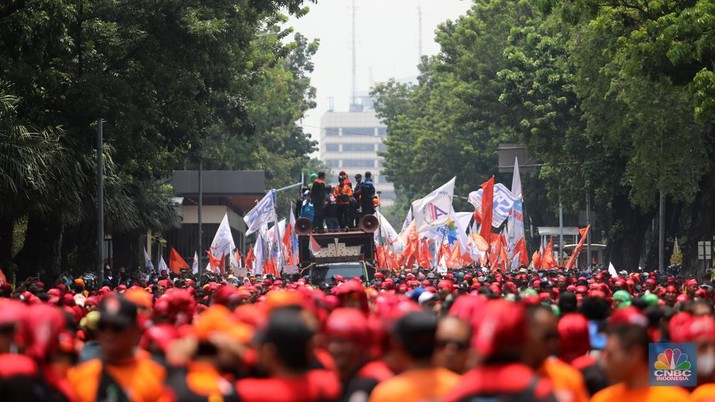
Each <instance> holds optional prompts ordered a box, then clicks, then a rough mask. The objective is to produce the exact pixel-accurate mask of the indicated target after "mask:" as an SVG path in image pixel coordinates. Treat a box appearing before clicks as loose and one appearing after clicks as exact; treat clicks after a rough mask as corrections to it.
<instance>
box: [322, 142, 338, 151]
mask: <svg viewBox="0 0 715 402" xmlns="http://www.w3.org/2000/svg"><path fill="white" fill-rule="evenodd" d="M338 151H340V144H325V152H338Z"/></svg>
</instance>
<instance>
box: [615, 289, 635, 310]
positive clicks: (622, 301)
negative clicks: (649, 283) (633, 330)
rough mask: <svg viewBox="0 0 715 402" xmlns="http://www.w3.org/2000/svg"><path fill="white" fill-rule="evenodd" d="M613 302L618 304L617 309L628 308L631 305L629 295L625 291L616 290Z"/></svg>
mask: <svg viewBox="0 0 715 402" xmlns="http://www.w3.org/2000/svg"><path fill="white" fill-rule="evenodd" d="M613 300H614V301H617V302H618V308H623V307H628V306H630V305H631V294H630V293H628V291H626V290H616V291H615V293H613Z"/></svg>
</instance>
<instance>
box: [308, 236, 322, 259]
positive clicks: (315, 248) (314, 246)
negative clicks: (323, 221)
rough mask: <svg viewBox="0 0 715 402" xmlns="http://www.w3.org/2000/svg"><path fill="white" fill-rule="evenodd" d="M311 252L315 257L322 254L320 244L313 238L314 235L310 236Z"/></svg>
mask: <svg viewBox="0 0 715 402" xmlns="http://www.w3.org/2000/svg"><path fill="white" fill-rule="evenodd" d="M309 247H310V251H311V252H312V253H313V255H315V254H318V253H319V252H320V244H318V242H317V241H315V238H314V237H313V234H312V233H311V234H310V245H309Z"/></svg>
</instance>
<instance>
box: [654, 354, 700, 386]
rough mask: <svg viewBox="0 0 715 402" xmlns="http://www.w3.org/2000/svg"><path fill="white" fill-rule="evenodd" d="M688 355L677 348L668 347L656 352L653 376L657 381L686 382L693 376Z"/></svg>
mask: <svg viewBox="0 0 715 402" xmlns="http://www.w3.org/2000/svg"><path fill="white" fill-rule="evenodd" d="M691 367H692V365H691V364H690V361H689V360H688V355H687V354H686V353H683V352H682V351H681V350H680V349H679V348H668V349H665V350H664V351H663V352H661V353H659V354H658V359H657V360H656V362H655V364H653V368H654V369H655V370H654V371H653V376H654V377H655V380H656V381H658V382H687V381H690V378H691V377H692V376H693V371H692V370H691Z"/></svg>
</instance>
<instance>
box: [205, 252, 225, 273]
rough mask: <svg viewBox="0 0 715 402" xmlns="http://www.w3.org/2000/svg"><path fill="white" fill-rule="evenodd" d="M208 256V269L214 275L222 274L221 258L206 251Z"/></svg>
mask: <svg viewBox="0 0 715 402" xmlns="http://www.w3.org/2000/svg"><path fill="white" fill-rule="evenodd" d="M206 254H208V256H209V265H208V266H209V268H210V270H211V272H213V273H214V274H220V273H223V257H219V256H216V255H214V254H213V253H212V252H211V251H207V252H206Z"/></svg>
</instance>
